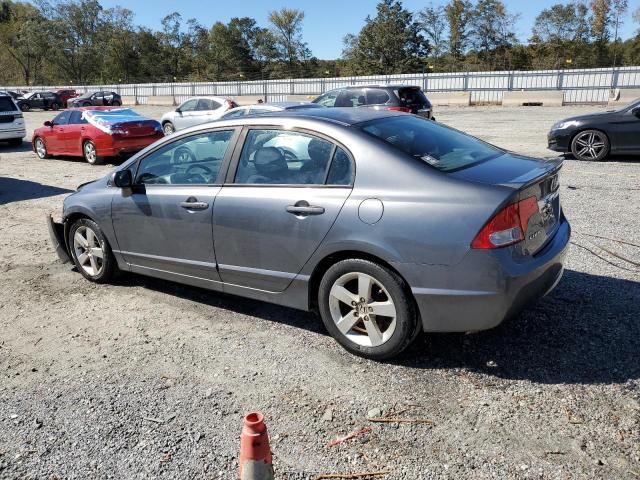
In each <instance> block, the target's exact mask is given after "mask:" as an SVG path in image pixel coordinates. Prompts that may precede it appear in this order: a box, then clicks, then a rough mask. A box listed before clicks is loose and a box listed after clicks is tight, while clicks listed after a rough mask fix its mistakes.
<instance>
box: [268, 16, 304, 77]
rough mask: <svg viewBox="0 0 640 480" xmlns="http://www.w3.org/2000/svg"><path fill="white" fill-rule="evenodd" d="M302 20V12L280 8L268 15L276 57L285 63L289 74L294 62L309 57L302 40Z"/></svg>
mask: <svg viewBox="0 0 640 480" xmlns="http://www.w3.org/2000/svg"><path fill="white" fill-rule="evenodd" d="M303 20H304V12H303V11H302V10H296V9H291V8H282V9H280V10H277V11H273V12H270V13H269V22H270V23H271V25H272V29H271V32H272V34H273V38H274V40H275V47H276V50H277V52H278V57H279V59H280V60H282V61H284V62H286V63H287V66H288V69H289V72H292V71H293V66H294V64H295V63H296V62H298V61H299V60H303V59H306V58H309V57H310V56H311V52H310V51H309V48H308V47H307V44H306V43H305V42H304V41H303V39H302V21H303Z"/></svg>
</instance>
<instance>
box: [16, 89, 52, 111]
mask: <svg viewBox="0 0 640 480" xmlns="http://www.w3.org/2000/svg"><path fill="white" fill-rule="evenodd" d="M16 103H17V104H18V107H20V110H22V111H23V112H28V111H29V110H31V109H32V108H40V109H42V110H59V109H60V107H62V99H61V98H60V95H58V94H57V93H54V92H31V93H27V94H26V95H24V96H23V97H18V98H17V99H16Z"/></svg>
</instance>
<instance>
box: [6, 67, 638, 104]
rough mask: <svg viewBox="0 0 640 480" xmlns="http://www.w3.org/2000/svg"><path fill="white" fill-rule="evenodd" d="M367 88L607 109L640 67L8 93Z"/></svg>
mask: <svg viewBox="0 0 640 480" xmlns="http://www.w3.org/2000/svg"><path fill="white" fill-rule="evenodd" d="M366 83H405V84H412V85H419V86H420V87H422V89H423V90H424V91H425V92H427V94H428V93H429V92H451V91H468V92H471V102H472V103H500V102H501V101H502V94H503V92H505V91H510V90H560V91H563V92H564V101H565V103H569V104H576V103H606V102H607V99H608V96H609V90H611V89H616V88H620V89H624V88H640V67H620V68H615V69H612V68H596V69H588V70H577V69H576V70H534V71H502V72H458V73H415V74H405V75H373V76H366V77H334V78H301V79H288V80H264V81H252V82H212V83H206V82H201V83H142V84H126V85H124V84H123V85H113V84H112V85H90V86H88V85H46V86H30V87H7V88H8V89H14V90H15V89H18V88H19V89H23V90H36V89H37V90H40V89H43V90H49V89H58V88H75V89H76V90H78V91H80V92H84V91H95V90H102V89H104V90H113V91H115V92H118V93H120V95H127V96H135V97H136V98H137V101H138V103H141V104H145V103H147V101H148V97H150V96H159V95H167V96H173V97H175V99H176V101H177V102H181V101H183V100H184V99H186V98H188V97H191V96H195V95H220V96H229V97H235V96H241V95H260V96H263V97H265V98H266V100H267V101H279V100H283V99H284V98H285V97H286V96H288V95H308V96H316V95H319V94H321V93H323V92H325V91H327V90H331V89H333V88H337V87H342V86H346V85H357V84H366Z"/></svg>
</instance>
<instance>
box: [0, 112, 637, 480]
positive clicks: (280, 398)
mask: <svg viewBox="0 0 640 480" xmlns="http://www.w3.org/2000/svg"><path fill="white" fill-rule="evenodd" d="M597 108H598V107H595V108H594V107H564V108H535V107H531V108H514V109H508V108H499V107H497V108H496V107H483V108H480V107H478V108H465V109H462V108H461V109H439V110H438V112H437V115H438V120H440V121H442V122H445V123H447V124H450V125H452V126H455V127H457V128H460V129H462V130H465V131H468V132H470V133H473V134H475V135H478V136H480V137H482V138H484V139H486V140H488V141H490V142H493V143H495V144H497V145H500V146H503V147H506V148H508V149H511V150H514V151H516V152H520V153H524V154H530V155H542V156H550V155H553V152H550V151H547V150H546V149H545V145H546V143H545V141H546V138H545V136H546V132H547V130H548V128H549V127H550V125H551V124H552V123H554V122H555V121H557V120H559V119H561V118H563V117H566V116H569V115H575V114H580V113H586V112H588V111H591V110H594V109H597ZM139 110H140V111H141V112H142V113H144V114H147V115H150V116H153V117H155V118H159V117H160V115H161V114H162V112H163V110H162V108H153V107H140V108H139ZM25 117H26V119H27V123H28V126H29V128H30V129H33V128H35V126H36V125H39V124H41V123H42V121H44V120H46V119H50V117H51V115H50V114H47V113H43V112H32V113H27V114H26V115H25ZM638 160H640V159H637V158H636V159H633V158H617V159H614V160H612V161H609V162H603V163H594V164H591V163H581V162H576V161H573V160H568V161H567V162H566V163H565V167H564V170H563V174H562V180H561V183H562V186H561V189H562V190H561V195H562V202H563V206H564V208H565V211H566V214H567V216H568V218H569V219H570V221H571V222H572V226H573V228H574V236H573V242H574V245H573V246H572V248H571V251H570V253H569V256H568V260H567V265H566V267H567V270H566V273H565V276H564V278H563V280H562V281H561V283H560V284H559V285H558V287H557V289H556V290H555V291H554V292H553V293H552V294H551V295H550V296H549V297H547V298H545V299H543V300H541V301H540V302H538V303H537V304H536V305H533V306H531V307H530V308H528V309H527V310H526V311H524V312H523V313H522V314H521V315H520V316H519V318H516V319H514V320H512V321H509V322H506V323H504V324H503V325H501V326H500V327H498V328H496V329H494V330H491V331H487V332H482V333H477V334H469V335H461V334H438V335H428V336H426V335H425V336H422V337H420V338H419V339H418V341H417V342H416V343H415V344H414V345H413V346H412V347H411V348H410V349H409V351H407V352H406V353H404V354H403V355H402V356H401V357H400V358H398V359H396V360H395V361H393V362H390V363H375V362H370V361H365V360H362V359H359V358H356V357H353V356H350V355H349V354H347V353H346V352H344V351H343V350H342V349H341V348H340V347H339V346H338V345H337V344H336V343H335V342H334V341H333V340H332V339H331V338H330V337H328V336H327V334H326V333H325V331H324V329H323V328H322V325H321V322H320V321H319V320H318V319H317V318H316V317H314V316H313V315H310V314H306V313H301V312H298V311H294V310H289V309H285V308H281V307H276V306H272V305H268V304H264V303H259V302H254V301H249V300H245V299H241V298H237V297H232V296H226V295H220V294H213V293H209V292H206V291H203V290H198V289H194V288H188V287H183V286H180V285H176V284H172V283H168V282H163V281H159V280H153V279H149V278H144V277H140V276H134V275H128V276H123V277H122V278H120V279H119V280H118V282H117V283H116V284H114V285H107V286H96V285H93V284H90V283H89V282H87V281H85V280H83V278H82V277H81V276H80V275H79V274H77V273H75V272H74V271H73V270H72V269H71V268H70V267H69V265H62V264H60V263H57V262H56V260H55V255H54V252H53V249H52V248H51V246H50V245H49V240H48V235H47V229H46V227H45V223H44V221H43V220H44V219H43V215H44V213H45V212H47V211H59V209H60V207H61V204H62V199H63V197H64V195H65V194H67V193H68V192H69V191H71V190H72V189H74V188H75V187H76V186H77V185H78V184H80V183H82V182H85V181H88V180H91V179H93V178H96V177H99V176H101V175H103V174H105V173H106V172H107V171H108V170H109V169H110V168H111V166H109V165H107V166H100V167H91V166H89V165H88V164H86V163H83V162H81V161H78V160H73V159H52V160H45V161H42V160H38V159H37V158H36V157H35V155H34V154H33V153H32V152H31V151H30V145H29V144H27V143H25V146H24V147H23V148H19V149H11V148H9V147H6V146H2V147H0V378H1V380H0V478H2V479H48V480H49V479H94V478H95V479H98V478H99V479H111V478H113V479H129V478H135V479H144V478H167V479H169V478H170V479H173V478H181V479H182V478H187V479H191V478H199V479H200V478H225V479H230V478H235V472H236V468H237V463H236V462H237V460H236V459H237V454H238V445H239V432H240V428H241V419H242V414H243V413H244V412H247V411H251V410H261V411H262V412H264V413H265V416H266V419H267V422H268V426H269V430H270V435H271V442H272V449H273V453H274V463H275V467H276V472H277V478H279V479H306V478H313V477H314V475H316V474H318V473H330V472H331V473H349V472H362V471H377V470H387V471H388V472H389V473H388V474H387V475H386V476H384V477H380V478H385V479H423V478H451V479H465V478H469V479H485V478H500V479H503V478H562V479H565V478H610V479H637V478H640V381H639V379H640V348H639V343H640V283H639V282H640V268H639V267H638V262H640V252H639V250H638V247H637V246H632V245H625V244H621V243H618V242H614V241H611V240H607V239H602V238H595V237H590V236H586V234H592V235H598V236H602V237H608V238H616V239H621V240H624V241H626V242H630V243H635V244H636V245H640V228H639V223H638V210H639V209H640V162H639V161H638ZM605 249H606V250H608V251H609V252H607V251H605ZM610 252H613V253H616V254H619V255H621V256H623V257H626V258H627V259H628V260H631V261H632V262H635V264H634V263H631V262H628V261H624V260H621V259H620V258H618V257H616V256H614V255H612V254H611V253H610ZM405 409H408V410H406V411H404V412H401V413H399V415H401V416H402V417H408V418H422V419H429V420H431V421H432V422H433V424H418V423H414V424H400V425H398V424H382V423H370V422H368V421H367V416H368V415H370V416H371V415H372V416H380V415H387V414H393V412H398V411H400V410H405ZM362 427H371V431H370V432H368V433H364V434H362V435H360V436H358V437H356V438H354V439H352V440H349V441H346V442H344V443H343V444H341V445H338V446H335V447H331V448H328V447H327V446H326V444H327V442H329V441H330V440H332V439H334V438H336V437H337V436H340V435H345V434H347V433H349V432H351V431H354V430H357V429H361V428H362Z"/></svg>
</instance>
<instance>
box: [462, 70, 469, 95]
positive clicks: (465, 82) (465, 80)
mask: <svg viewBox="0 0 640 480" xmlns="http://www.w3.org/2000/svg"><path fill="white" fill-rule="evenodd" d="M462 90H464V91H465V92H466V91H468V90H469V72H464V77H462Z"/></svg>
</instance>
